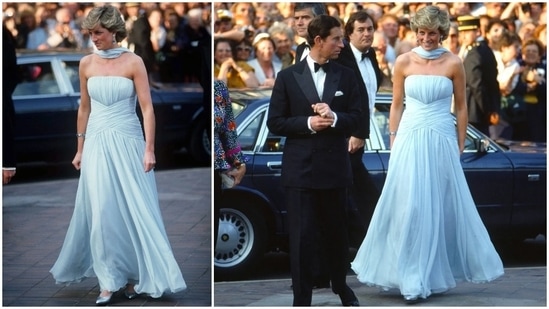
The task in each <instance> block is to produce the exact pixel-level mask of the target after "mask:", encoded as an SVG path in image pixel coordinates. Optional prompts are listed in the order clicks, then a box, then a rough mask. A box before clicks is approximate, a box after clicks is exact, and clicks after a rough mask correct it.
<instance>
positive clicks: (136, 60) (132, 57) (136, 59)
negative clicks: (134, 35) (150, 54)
mask: <svg viewBox="0 0 549 309" xmlns="http://www.w3.org/2000/svg"><path fill="white" fill-rule="evenodd" d="M124 59H125V61H127V62H129V64H140V63H143V59H142V58H141V57H140V56H138V55H137V54H135V53H124Z"/></svg>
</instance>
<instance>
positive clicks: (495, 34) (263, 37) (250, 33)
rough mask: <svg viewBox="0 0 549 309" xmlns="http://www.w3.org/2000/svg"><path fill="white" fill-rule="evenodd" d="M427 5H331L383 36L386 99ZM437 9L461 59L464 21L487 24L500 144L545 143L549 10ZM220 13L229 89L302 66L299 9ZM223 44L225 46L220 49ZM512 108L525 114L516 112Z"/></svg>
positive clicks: (266, 6) (218, 74) (331, 10)
mask: <svg viewBox="0 0 549 309" xmlns="http://www.w3.org/2000/svg"><path fill="white" fill-rule="evenodd" d="M427 4H431V3H427V2H378V3H372V2H364V3H357V2H350V3H349V2H345V3H344V2H340V3H335V2H330V3H326V9H327V12H328V14H330V15H331V16H334V17H336V18H338V19H339V20H340V21H341V22H342V25H345V22H346V21H347V20H348V18H349V16H350V15H351V14H352V13H354V12H356V11H359V10H366V11H367V12H368V14H369V15H370V16H372V17H373V19H374V21H375V25H376V32H375V34H374V42H373V44H372V46H373V47H374V49H375V50H376V56H377V60H378V63H379V66H380V69H381V70H382V72H383V74H384V79H383V81H382V84H381V87H380V91H385V90H389V91H390V90H391V89H392V82H391V74H392V67H393V64H394V61H395V59H396V57H398V55H400V54H402V53H405V52H407V51H409V50H410V49H412V48H413V47H415V46H416V45H417V43H416V38H415V33H414V32H413V31H411V29H410V24H409V19H410V16H412V15H413V14H414V12H416V11H417V10H418V9H420V8H421V7H423V6H425V5H427ZM433 4H435V5H437V6H439V7H440V8H441V9H445V10H447V11H448V12H449V13H450V15H451V18H452V20H453V21H454V22H455V24H453V25H452V27H451V30H450V33H449V37H448V38H446V39H445V40H444V41H443V46H444V47H446V48H447V49H448V50H450V51H451V52H452V53H455V54H456V55H460V51H461V52H462V53H463V51H464V50H466V48H464V47H462V46H461V43H460V38H459V33H458V27H457V17H458V16H463V15H472V16H478V17H479V18H480V21H481V38H480V39H482V40H486V41H487V42H488V43H489V45H490V47H491V48H492V50H493V52H494V56H495V57H496V60H497V61H498V63H499V67H500V70H499V74H500V76H498V78H499V79H498V80H499V81H500V89H501V94H502V98H503V99H502V108H501V112H500V113H501V122H500V128H499V129H498V130H496V131H495V132H496V133H495V134H494V136H493V137H494V138H500V137H501V138H508V139H511V138H512V139H520V140H532V141H543V142H545V140H546V123H547V118H546V114H547V95H546V91H547V87H546V81H545V79H546V75H547V74H546V69H547V55H546V52H547V47H546V46H547V32H546V23H547V15H546V12H547V11H546V10H547V5H546V4H545V3H544V2H532V3H524V2H504V3H501V2H489V3H475V2H434V3H433ZM213 6H214V8H213V13H212V19H213V21H214V24H213V34H214V46H223V52H225V53H226V54H225V57H224V59H223V60H222V61H221V60H220V58H219V57H217V58H216V61H215V62H214V78H215V79H221V80H224V81H225V82H227V83H228V86H229V87H230V88H239V87H255V86H256V85H258V86H270V85H272V83H273V80H271V79H270V78H271V77H274V78H276V74H277V73H278V71H280V69H283V68H286V67H287V66H289V65H291V64H293V63H295V61H296V60H295V51H296V48H297V46H298V45H299V44H301V43H302V42H303V40H304V39H303V38H302V37H300V36H298V35H297V34H296V33H295V28H294V20H293V13H294V11H293V8H294V6H295V3H291V2H254V3H245V2H244V3H243V2H238V3H228V2H226V3H225V2H214V4H213ZM221 41H222V42H223V44H222V45H218V44H216V43H217V42H221ZM260 42H267V43H264V44H261V43H260ZM260 44H261V45H267V47H266V49H265V48H263V46H261V49H260ZM269 45H270V46H269ZM250 47H251V48H250ZM270 49H274V50H272V51H270ZM244 50H245V51H244ZM265 50H266V51H265ZM513 50H514V51H513ZM218 53H222V51H221V49H219V50H218V49H217V47H215V48H214V54H218ZM224 62H226V64H224ZM229 63H230V64H231V65H229ZM258 63H259V64H260V65H258ZM232 64H234V65H232ZM237 64H239V65H237ZM250 67H251V68H250ZM220 68H224V70H220ZM241 73H242V74H241ZM273 73H274V76H273ZM244 79H245V81H244ZM250 81H251V82H250ZM512 105H514V106H515V107H516V106H519V108H515V109H514V110H513V109H512V108H511V107H510V106H512Z"/></svg>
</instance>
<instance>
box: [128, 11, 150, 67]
mask: <svg viewBox="0 0 549 309" xmlns="http://www.w3.org/2000/svg"><path fill="white" fill-rule="evenodd" d="M128 44H133V45H134V47H135V50H134V52H135V54H136V55H138V56H141V58H142V59H143V62H144V63H145V67H146V68H147V71H148V72H151V70H152V69H153V66H154V62H155V59H154V49H153V46H152V42H151V25H150V24H149V21H148V20H147V18H146V17H145V16H143V15H141V16H139V17H138V18H137V19H136V20H135V21H134V22H133V25H132V28H131V29H130V32H129V33H128Z"/></svg>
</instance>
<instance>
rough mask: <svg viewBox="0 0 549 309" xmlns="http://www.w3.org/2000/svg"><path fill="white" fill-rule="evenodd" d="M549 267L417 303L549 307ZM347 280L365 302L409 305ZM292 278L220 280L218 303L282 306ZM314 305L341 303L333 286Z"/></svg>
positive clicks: (288, 300) (508, 273)
mask: <svg viewBox="0 0 549 309" xmlns="http://www.w3.org/2000/svg"><path fill="white" fill-rule="evenodd" d="M546 279H547V271H546V267H529V268H506V269H505V275H504V276H502V277H500V278H498V279H496V280H494V281H493V282H490V283H486V284H473V283H468V282H464V283H458V285H457V287H456V288H454V289H452V290H450V291H448V292H446V293H444V294H440V295H433V296H431V297H429V298H428V299H427V300H426V301H423V302H420V303H417V304H415V305H413V306H429V307H431V306H436V307H446V306H449V307H454V306H457V307H465V306H475V307H481V306H496V307H499V306H506V307H507V306H511V307H525V306H533V307H546V305H547V280H546ZM347 283H348V284H349V286H350V287H351V288H352V289H353V290H354V291H355V294H356V296H357V298H358V300H359V302H360V305H361V306H369V307H370V306H376V307H377V306H405V304H404V301H403V300H402V296H401V295H400V294H399V292H398V291H396V290H395V291H389V292H380V291H379V289H377V288H375V287H368V286H366V285H363V284H361V283H360V282H358V281H357V280H356V276H348V277H347ZM290 287H291V280H290V279H277V280H262V281H256V280H254V281H240V282H216V283H215V284H214V295H215V297H214V299H215V300H214V306H239V307H244V306H248V307H249V306H251V307H263V306H268V307H281V306H291V305H292V299H293V296H292V291H291V289H290ZM312 306H320V307H326V306H328V307H332V306H335V307H338V306H341V302H340V301H339V297H338V296H337V295H335V294H333V293H332V291H331V289H318V290H315V291H314V294H313V303H312Z"/></svg>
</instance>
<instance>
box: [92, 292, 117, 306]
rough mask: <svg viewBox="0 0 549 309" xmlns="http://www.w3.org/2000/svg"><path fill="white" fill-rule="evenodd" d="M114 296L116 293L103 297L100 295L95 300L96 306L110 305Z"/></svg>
mask: <svg viewBox="0 0 549 309" xmlns="http://www.w3.org/2000/svg"><path fill="white" fill-rule="evenodd" d="M113 294H114V293H112V292H111V293H110V294H109V295H107V296H101V294H99V296H97V299H96V300H95V304H96V305H97V306H104V305H106V304H108V303H110V302H111V299H112V295H113Z"/></svg>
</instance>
